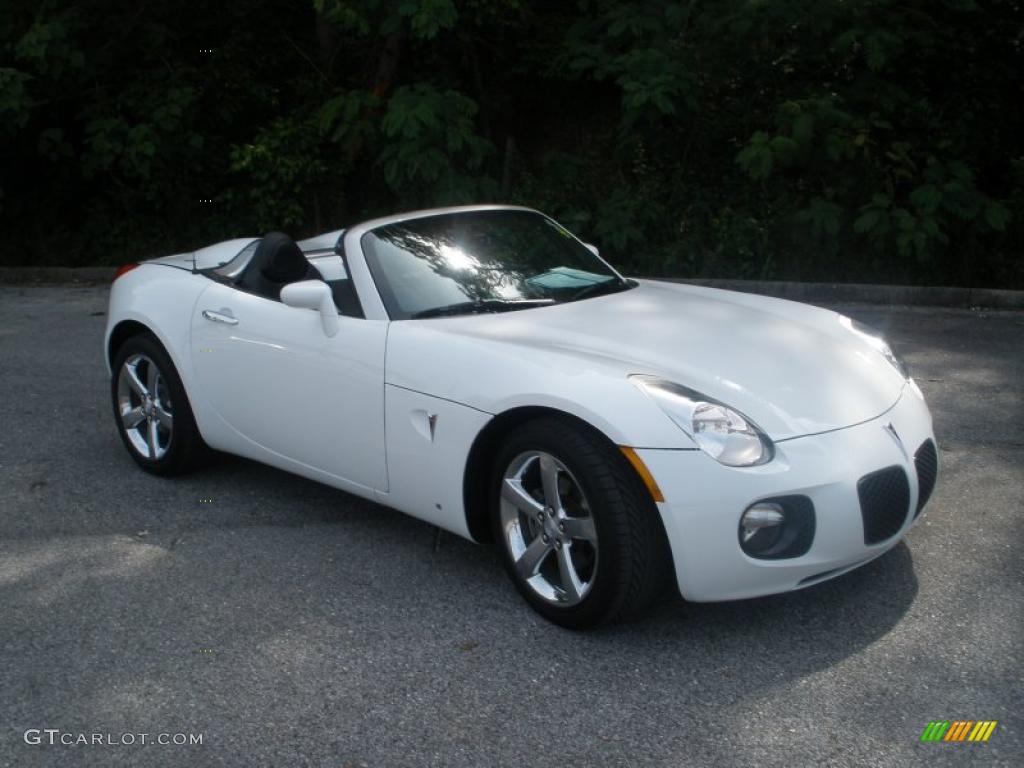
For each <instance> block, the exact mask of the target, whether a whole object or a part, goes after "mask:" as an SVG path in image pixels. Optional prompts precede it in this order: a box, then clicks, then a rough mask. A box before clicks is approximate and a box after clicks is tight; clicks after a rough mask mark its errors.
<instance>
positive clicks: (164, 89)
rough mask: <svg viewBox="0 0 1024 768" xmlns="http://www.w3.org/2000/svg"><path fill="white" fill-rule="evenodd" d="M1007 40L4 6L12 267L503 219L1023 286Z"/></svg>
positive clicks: (703, 252)
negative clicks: (519, 206)
mask: <svg viewBox="0 0 1024 768" xmlns="http://www.w3.org/2000/svg"><path fill="white" fill-rule="evenodd" d="M1019 30H1020V19H1019V14H1018V11H1017V10H1016V6H1015V5H1014V3H1011V2H1008V0H993V2H990V3H985V4H979V3H976V2H973V0H848V1H847V2H823V3H806V2H798V0H772V1H771V2H761V1H758V2H750V0H705V1H704V2H700V3H692V2H687V1H686V0H629V1H628V2H620V1H619V0H570V1H569V2H563V3H524V2H522V1H521V0H460V2H455V0H397V2H386V1H385V0H312V2H310V3H308V4H307V3H286V4H252V3H242V2H238V1H237V0H226V2H223V3H216V4H213V5H211V4H209V3H200V2H198V0H181V2H179V3H158V4H144V5H139V4H138V3H129V2H127V0H104V3H102V4H101V5H100V6H97V7H96V8H92V7H90V8H89V9H88V11H86V10H85V9H84V8H83V7H82V6H81V5H80V4H77V3H74V2H72V1H71V0H45V2H38V0H32V1H31V2H30V0H8V3H7V6H6V7H5V13H4V14H0V137H2V138H3V142H0V225H2V226H3V231H4V232H5V234H6V236H7V243H6V247H5V248H4V250H3V253H5V254H6V255H5V259H6V260H7V261H21V262H25V261H30V262H31V261H35V262H45V261H50V262H58V261H64V262H68V261H70V262H72V263H88V262H107V263H109V262H116V261H120V260H122V259H125V258H133V257H138V256H140V255H147V254H151V253H158V252H169V251H175V250H183V249H186V248H191V247H195V246H198V245H202V244H204V243H207V242H211V241H213V240H216V239H219V238H222V237H228V236H235V235H239V234H246V233H251V232H259V231H265V230H268V229H288V230H291V231H293V232H294V233H295V234H296V235H304V234H308V233H311V232H313V231H317V230H321V231H322V230H324V229H327V228H331V227H337V226H343V225H345V224H348V223H351V222H352V221H354V220H357V219H360V218H363V217H367V216H371V215H375V214H379V213H383V212H387V211H391V210H395V209H398V208H409V207H415V206H420V205H424V206H426V205H441V204H446V203H459V202H472V201H483V202H487V201H493V200H507V201H510V202H519V203H523V204H526V205H532V206H535V207H537V208H540V209H543V210H546V211H549V212H550V213H552V214H553V215H555V216H556V217H558V218H559V219H560V220H561V221H562V222H563V223H564V224H565V225H566V226H568V227H570V228H572V229H573V230H575V231H577V232H578V233H579V234H580V235H581V236H583V237H584V238H587V239H590V240H593V241H594V242H595V243H596V244H597V245H599V246H600V247H601V249H602V252H603V253H604V254H605V255H607V256H608V257H609V258H611V259H612V260H613V261H615V262H617V263H618V264H620V265H621V266H622V267H623V268H624V269H627V270H629V271H633V272H635V273H648V274H659V273H660V274H687V275H702V276H735V277H756V278H789V279H802V280H859V281H899V282H929V283H946V284H968V285H998V286H1018V287H1024V266H1022V260H1021V258H1020V253H1021V250H1022V248H1024V147H1022V138H1021V137H1022V136H1024V107H1022V102H1021V100H1020V93H1019V79H1020V72H1021V71H1024V53H1022V50H1024V49H1022V47H1021V45H1020V41H1019ZM210 51H212V52H210ZM15 189H16V190H18V192H17V194H15V193H14V192H13V191H12V190H15ZM201 201H212V202H201Z"/></svg>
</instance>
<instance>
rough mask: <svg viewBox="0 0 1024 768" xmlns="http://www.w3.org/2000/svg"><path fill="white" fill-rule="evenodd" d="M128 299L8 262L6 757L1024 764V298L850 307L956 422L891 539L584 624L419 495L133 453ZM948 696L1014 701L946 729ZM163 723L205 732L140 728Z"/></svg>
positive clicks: (1, 544) (1, 361) (2, 424)
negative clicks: (986, 735)
mask: <svg viewBox="0 0 1024 768" xmlns="http://www.w3.org/2000/svg"><path fill="white" fill-rule="evenodd" d="M106 301H107V292H106V289H104V288H96V287H88V288H86V287H79V288H74V287H59V286H50V287H26V288H19V287H3V288H0V766H18V768H21V766H34V765H62V766H65V765H90V766H93V765H94V766H113V765H141V766H208V765H228V766H235V765H237V766H290V765H316V766H362V765H365V766H407V765H408V766H425V765H443V766H533V765H538V766H558V767H559V768H564V767H565V766H577V765H578V766H605V765H608V766H630V767H632V766H648V765H657V766H684V765H721V766H787V767H788V766H803V765H807V766H818V765H834V766H848V765H851V766H852V765H857V766H904V765H928V766H932V765H940V766H941V765H1002V766H1020V765H1024V734H1022V730H1024V685H1022V670H1024V654H1022V649H1024V568H1022V564H1021V549H1022V547H1024V534H1022V530H1024V397H1022V394H1024V314H1021V313H1012V312H1000V311H985V312H980V311H970V310H936V309H927V308H914V309H898V308H896V309H888V308H880V307H848V308H846V311H848V312H849V313H850V314H852V315H853V316H855V317H857V318H858V319H861V320H864V321H866V322H870V323H873V324H875V325H877V326H880V327H882V328H884V329H886V330H887V332H888V334H889V336H890V338H891V340H892V341H893V343H894V345H895V346H896V347H897V349H899V350H900V351H901V352H903V354H904V356H905V357H906V358H907V360H908V361H909V363H910V366H911V368H912V369H913V371H914V373H915V376H916V378H917V381H918V382H919V383H920V386H921V388H922V389H923V390H924V392H925V394H926V396H927V398H928V400H929V402H930V404H931V406H932V409H933V413H934V415H935V420H936V432H937V435H938V440H939V447H940V451H939V458H940V462H941V474H940V479H939V483H938V487H937V489H936V492H935V495H934V497H933V500H932V502H931V504H930V506H929V507H928V509H927V511H926V514H925V516H924V518H923V519H922V521H921V523H920V524H919V525H918V526H917V527H916V528H915V529H914V530H913V531H912V532H911V533H910V535H909V536H908V538H907V540H906V541H905V542H904V543H903V544H901V545H899V546H898V547H896V548H895V549H894V550H893V551H892V552H890V553H888V554H887V555H885V556H884V557H882V558H880V559H878V560H876V561H874V562H872V563H871V564H869V565H867V566H865V567H864V568H861V569H860V570H858V571H855V572H853V573H851V574H848V575H845V576H843V577H841V578H839V579H836V580H833V581H831V582H827V583H825V584H821V585H818V586H815V587H812V588H809V589H806V590H803V591H800V592H796V593H791V594H788V595H782V596H776V597H770V598H763V599H758V600H749V601H743V602H735V603H722V604H709V605H697V604H684V603H671V604H668V605H665V606H663V607H661V608H659V609H658V610H656V611H655V612H653V613H652V614H650V615H649V616H647V617H646V618H644V619H643V620H641V621H639V622H635V623H632V624H628V625H624V626H616V627H612V628H609V629H604V630H600V631H596V632H590V633H573V632H568V631H566V630H562V629H559V628H557V627H555V626H552V625H550V624H548V623H546V622H544V621H543V620H542V619H540V618H539V617H538V616H536V615H535V614H534V613H532V612H531V611H530V610H529V608H527V606H526V605H525V604H524V603H523V602H522V600H521V599H520V598H519V597H518V595H517V594H516V592H515V591H514V589H513V588H512V586H511V584H510V583H508V581H507V579H506V577H505V575H504V574H503V572H502V571H501V570H500V568H499V565H498V563H497V559H496V556H495V554H494V553H493V552H492V551H491V550H489V549H488V548H485V547H479V546H476V545H473V544H470V543H469V542H466V541H462V540H459V539H457V538H455V537H453V536H450V535H444V536H440V537H439V536H437V534H436V531H435V530H434V529H433V528H431V527H430V526H427V525H425V524H423V523H420V522H417V521H415V520H413V519H410V518H408V517H405V516H403V515H401V514H399V513H397V512H393V511H390V510H388V509H384V508H382V507H379V506H375V505H373V504H370V503H368V502H365V501H361V500H359V499H356V498H353V497H351V496H348V495H347V494H345V493H342V492H340V491H335V490H332V489H330V488H327V487H324V486H320V485H317V484H315V483H313V482H309V481H306V480H303V479H300V478H297V477H292V476H290V475H287V474H285V473H283V472H279V471H277V470H273V469H269V468H266V467H263V466H260V465H257V464H254V463H252V462H249V461H245V460H242V459H236V458H230V457H223V458H221V459H220V460H218V461H216V462H215V463H214V464H213V465H212V466H210V467H209V468H208V469H207V470H206V471H202V472H199V473H196V474H194V475H190V476H188V477H187V478H182V479H175V480H161V479H157V478H154V477H150V476H148V475H146V474H144V473H143V472H141V471H140V470H138V469H137V468H136V467H135V465H134V464H133V463H132V461H131V460H130V458H129V457H128V455H127V454H126V452H125V450H124V448H123V447H122V445H121V443H120V441H119V439H118V437H117V434H116V432H115V428H114V424H113V419H112V416H111V413H110V405H109V397H108V383H107V374H106V370H105V368H104V364H103V360H102V352H101V346H102V334H103V327H104V322H105V316H104V312H105V310H106ZM206 499H208V500H209V501H202V500H206ZM931 720H997V721H998V725H997V727H996V728H995V730H994V731H993V733H992V736H991V737H990V739H989V741H988V742H987V743H984V744H973V743H938V744H933V743H921V742H920V741H919V739H920V736H921V733H922V731H923V730H924V729H925V726H926V725H927V724H928V722H929V721H931ZM29 729H38V730H39V731H44V729H51V730H53V729H58V730H59V731H60V732H61V733H62V734H67V736H65V739H70V740H75V739H77V738H78V736H79V734H85V735H86V738H87V739H89V738H91V735H92V734H101V735H102V737H103V738H104V739H105V740H106V739H107V737H108V736H109V737H110V738H111V740H113V741H115V742H117V741H127V740H128V739H127V738H124V734H129V735H132V734H134V735H135V736H134V740H135V741H136V743H135V744H124V743H122V744H116V743H115V744H107V745H100V744H92V745H83V744H74V745H62V744H60V734H57V735H56V741H57V743H55V744H53V745H50V744H49V743H48V741H47V739H48V738H49V737H48V735H47V734H46V733H45V732H42V733H41V734H40V735H39V740H40V741H41V742H42V743H40V744H30V743H26V737H25V733H26V731H28V730H29ZM164 733H166V734H172V735H173V734H179V733H184V734H191V735H193V736H195V735H201V738H202V741H203V743H202V744H201V745H192V746H189V745H184V746H179V745H173V744H170V745H166V746H165V745H159V744H149V743H147V744H141V743H139V734H148V737H147V740H156V739H157V737H158V735H159V734H164ZM29 740H30V741H33V740H35V737H34V736H33V735H32V734H31V733H30V736H29Z"/></svg>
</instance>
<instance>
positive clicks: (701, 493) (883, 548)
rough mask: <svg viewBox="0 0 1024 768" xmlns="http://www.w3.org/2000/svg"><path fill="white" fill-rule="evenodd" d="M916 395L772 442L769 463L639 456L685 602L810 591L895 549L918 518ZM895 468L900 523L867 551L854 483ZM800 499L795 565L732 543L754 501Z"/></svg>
mask: <svg viewBox="0 0 1024 768" xmlns="http://www.w3.org/2000/svg"><path fill="white" fill-rule="evenodd" d="M934 439H935V438H934V435H933V433H932V419H931V414H930V413H929V412H928V407H927V406H926V405H925V402H924V398H923V397H922V396H921V393H920V390H919V389H918V388H917V386H916V385H915V384H913V383H910V384H908V385H907V386H906V387H905V388H904V391H903V394H902V396H901V397H900V399H899V401H898V402H897V403H896V405H894V406H893V407H892V408H891V409H889V410H888V411H887V412H885V413H884V414H882V415H881V416H879V417H877V418H875V419H872V420H871V421H868V422H864V423H863V424H858V425H856V426H852V427H847V428H845V429H840V430H836V431H833V432H826V433H823V434H820V435H809V436H806V437H799V438H794V439H791V440H785V441H783V442H780V443H776V454H775V458H774V460H772V461H771V462H770V463H768V464H765V465H763V466H759V467H749V468H739V469H738V468H734V467H726V466H723V465H721V464H719V463H718V462H716V461H715V460H714V459H712V458H711V457H710V456H708V455H707V454H705V453H704V452H703V451H679V450H657V449H637V453H638V454H639V455H640V456H641V458H642V459H643V461H644V463H645V464H646V465H647V468H648V469H649V470H650V471H651V473H652V474H653V476H654V478H655V480H656V481H657V483H658V486H659V487H660V488H661V490H662V494H663V495H664V498H665V502H663V503H661V504H659V505H658V507H659V510H660V512H661V517H662V520H663V522H664V525H665V531H666V533H667V534H668V539H669V544H670V546H671V548H672V556H673V558H674V560H675V568H676V578H677V580H678V582H679V590H680V592H681V593H682V595H683V597H685V598H686V599H687V600H692V601H695V602H706V601H713V600H736V599H740V598H746V597H756V596H758V595H767V594H773V593H776V592H787V591H789V590H793V589H799V588H801V587H805V586H810V585H811V584H816V583H818V582H820V581H824V580H826V579H829V578H832V577H834V576H838V575H840V574H842V573H845V572H846V571H849V570H851V569H853V568H856V567H857V566H859V565H863V564H864V563H866V562H868V561H869V560H872V559H874V558H875V557H878V556H879V555H881V554H883V553H885V552H887V551H888V550H889V549H891V548H892V547H894V546H895V545H896V544H898V543H899V542H900V541H901V540H902V539H903V537H904V536H905V535H906V533H907V531H909V530H910V528H911V526H912V525H913V524H914V521H915V520H916V516H915V510H916V509H917V500H918V491H919V488H918V476H917V472H916V471H915V466H914V454H915V452H916V451H917V450H918V448H919V447H920V446H921V445H922V444H923V443H924V442H925V441H927V440H932V441H934ZM894 465H895V466H900V467H902V468H903V469H904V471H905V472H906V474H907V479H908V481H909V484H910V501H909V504H908V508H907V514H906V520H905V521H904V522H903V524H902V526H900V528H899V530H898V531H897V532H896V533H895V534H894V535H893V536H891V537H890V538H888V539H886V540H884V541H881V542H879V543H877V544H866V543H865V534H864V521H863V517H862V515H861V506H860V500H859V497H858V493H857V482H858V480H859V479H860V478H862V477H863V476H864V475H866V474H868V473H870V472H873V471H875V470H878V469H882V468H883V467H890V466H894ZM793 494H800V495H804V496H807V497H809V498H810V499H811V501H812V502H813V504H814V511H815V518H816V519H815V533H814V540H813V542H812V543H811V546H810V549H808V550H807V552H806V553H805V554H803V555H801V556H799V557H793V558H787V559H781V560H762V559H756V558H753V557H750V556H748V555H747V554H746V553H744V552H743V550H742V549H741V548H740V544H739V520H740V516H741V515H742V514H743V512H744V510H746V509H747V507H749V506H750V505H751V504H753V503H754V502H756V501H759V500H761V499H767V498H771V497H778V496H787V495H793Z"/></svg>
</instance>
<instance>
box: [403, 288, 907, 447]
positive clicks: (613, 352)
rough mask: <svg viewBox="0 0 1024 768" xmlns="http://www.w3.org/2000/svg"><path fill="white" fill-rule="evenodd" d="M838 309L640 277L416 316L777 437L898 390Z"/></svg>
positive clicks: (824, 424) (883, 404)
mask: <svg viewBox="0 0 1024 768" xmlns="http://www.w3.org/2000/svg"><path fill="white" fill-rule="evenodd" d="M838 317H839V315H837V314H836V313H835V312H832V311H829V310H825V309H820V308H818V307H812V306H808V305H805V304H798V303H796V302H791V301H784V300H781V299H771V298H766V297H763V296H754V295H751V294H744V293H736V292H732V291H722V290H717V289H713V288H701V287H697V286H688V285H677V284H671V283H662V282H657V281H640V284H639V286H638V287H636V288H634V289H632V290H628V291H623V292H622V293H617V294H610V295H607V296H600V297H595V298H592V299H586V300H583V301H577V302H571V303H566V304H558V305H554V306H551V307H539V308H534V309H528V310H522V311H517V312H507V313H502V314H493V315H472V316H464V317H457V318H450V319H431V320H424V321H417V322H423V323H430V324H431V326H430V327H431V329H432V330H437V331H443V332H447V333H454V334H458V335H462V336H468V337H474V338H476V339H479V340H484V341H487V342H488V343H489V344H494V343H497V344H504V345H514V346H517V347H521V348H522V354H523V355H524V356H525V355H531V354H537V353H541V352H549V353H553V354H557V355H559V356H560V357H563V358H564V357H566V356H570V357H571V356H575V357H577V358H580V363H581V364H584V363H585V364H586V365H587V366H588V367H593V366H594V365H599V366H601V367H602V368H604V369H605V370H608V369H611V370H610V371H609V372H610V373H612V375H616V376H623V377H624V376H626V375H628V374H631V373H643V374H650V375H655V376H660V377H662V378H665V379H668V380H670V381H674V382H676V383H678V384H682V385H684V386H686V387H689V388H691V389H694V390H697V391H698V392H701V393H703V394H705V395H708V396H709V397H711V398H714V399H716V400H719V401H721V402H723V403H725V404H726V405H729V406H731V407H733V408H735V409H737V410H739V411H741V412H742V413H744V414H745V415H746V416H748V417H749V418H751V419H753V420H754V421H755V422H756V423H757V424H758V425H759V426H760V427H761V428H762V429H763V430H764V431H765V432H766V433H767V434H768V435H769V436H770V437H771V438H772V439H774V440H784V439H789V438H793V437H798V436H801V435H807V434H814V433H818V432H826V431H829V430H834V429H840V428H843V427H848V426H852V425H854V424H859V423H861V422H864V421H868V420H870V419H873V418H875V417H877V416H879V415H880V414H882V413H884V412H885V411H887V410H888V409H889V408H891V407H892V406H893V404H894V403H895V402H896V401H897V400H898V399H899V396H900V393H901V392H902V390H903V386H904V384H905V381H904V379H903V377H902V376H901V375H900V374H899V373H898V372H897V371H896V370H895V369H894V368H893V367H892V365H890V364H889V363H888V362H887V361H886V360H885V358H883V357H882V355H880V354H879V353H878V352H877V351H876V350H874V349H873V348H872V347H871V346H870V344H868V343H867V342H866V341H865V340H863V339H862V338H860V337H859V336H857V335H856V334H854V333H851V332H850V331H849V330H847V329H846V328H844V327H843V326H842V325H840V323H839V321H838Z"/></svg>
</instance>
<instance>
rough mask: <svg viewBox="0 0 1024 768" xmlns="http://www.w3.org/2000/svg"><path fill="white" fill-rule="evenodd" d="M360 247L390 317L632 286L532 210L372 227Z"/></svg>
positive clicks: (496, 307) (498, 307)
mask: <svg viewBox="0 0 1024 768" xmlns="http://www.w3.org/2000/svg"><path fill="white" fill-rule="evenodd" d="M361 244H362V248H363V253H364V254H365V256H366V263H367V265H368V266H369V268H370V272H371V273H372V274H373V278H374V280H375V281H376V283H377V287H378V288H379V289H380V293H381V298H382V299H383V300H384V305H385V307H386V308H387V310H388V314H389V315H390V316H391V319H393V320H406V319H409V318H418V317H438V316H450V315H461V314H471V313H476V312H502V311H508V310H514V309H527V308H529V307H536V306H544V305H546V304H556V303H560V302H564V301H575V300H577V299H582V298H587V297H590V296H594V295H597V294H600V293H606V292H611V291H616V290H624V289H626V288H629V287H631V285H632V284H631V283H629V282H627V281H626V280H624V279H623V278H622V277H621V276H620V275H619V274H618V273H616V272H615V270H613V269H612V268H611V267H609V266H608V265H607V264H605V263H604V262H603V261H602V260H601V259H600V258H598V257H597V256H595V255H594V254H593V253H591V252H590V250H589V249H587V248H586V246H584V245H583V244H581V243H580V242H579V241H578V240H577V239H576V238H574V237H573V236H572V235H571V234H570V233H569V232H568V230H566V229H565V228H564V227H562V226H560V225H559V224H556V223H555V222H554V221H552V220H551V219H549V218H547V217H546V216H543V215H541V214H539V213H535V212H533V211H523V210H501V209H499V210H488V211H463V212H460V213H446V214H438V215H436V216H427V217H424V218H419V219H412V220H409V221H403V222H398V223H395V224H386V225H384V226H381V227H377V228H376V229H373V230H371V231H369V232H367V233H366V234H365V235H363V237H362V240H361Z"/></svg>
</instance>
